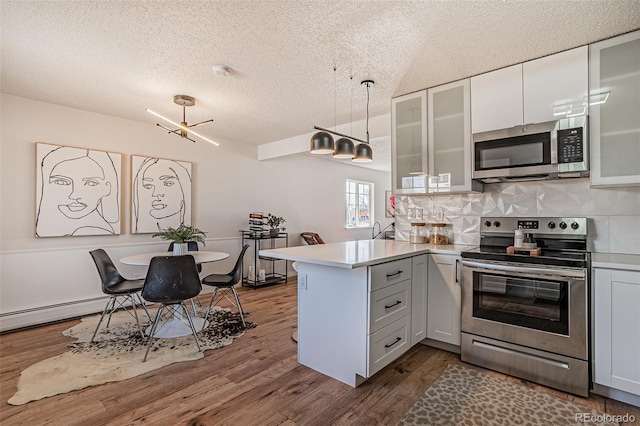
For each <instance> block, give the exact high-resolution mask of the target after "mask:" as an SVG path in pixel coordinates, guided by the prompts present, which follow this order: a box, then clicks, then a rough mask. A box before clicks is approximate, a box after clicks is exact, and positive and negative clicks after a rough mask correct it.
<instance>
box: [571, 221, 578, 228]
mask: <svg viewBox="0 0 640 426" xmlns="http://www.w3.org/2000/svg"><path fill="white" fill-rule="evenodd" d="M578 228H580V225H578V222H573V223H572V224H571V229H578Z"/></svg>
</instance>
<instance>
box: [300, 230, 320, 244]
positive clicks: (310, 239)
mask: <svg viewBox="0 0 640 426" xmlns="http://www.w3.org/2000/svg"><path fill="white" fill-rule="evenodd" d="M300 235H301V236H302V238H303V239H304V241H305V242H306V243H307V244H309V245H310V246H314V245H316V244H324V240H323V239H322V237H320V235H318V234H316V233H315V232H302V233H301V234H300Z"/></svg>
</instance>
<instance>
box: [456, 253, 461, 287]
mask: <svg viewBox="0 0 640 426" xmlns="http://www.w3.org/2000/svg"><path fill="white" fill-rule="evenodd" d="M459 263H460V260H459V259H456V282H458V264H459Z"/></svg>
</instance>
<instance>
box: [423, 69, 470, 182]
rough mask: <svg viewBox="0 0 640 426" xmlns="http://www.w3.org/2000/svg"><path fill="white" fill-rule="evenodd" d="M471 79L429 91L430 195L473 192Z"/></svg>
mask: <svg viewBox="0 0 640 426" xmlns="http://www.w3.org/2000/svg"><path fill="white" fill-rule="evenodd" d="M469 87H470V83H469V79H465V80H461V81H456V82H453V83H449V84H445V85H443V86H438V87H434V88H432V89H429V90H428V91H427V98H428V107H427V117H428V122H427V129H428V135H429V138H428V139H429V156H428V157H429V174H430V175H431V176H430V178H429V182H428V192H463V191H470V190H471V105H470V95H469Z"/></svg>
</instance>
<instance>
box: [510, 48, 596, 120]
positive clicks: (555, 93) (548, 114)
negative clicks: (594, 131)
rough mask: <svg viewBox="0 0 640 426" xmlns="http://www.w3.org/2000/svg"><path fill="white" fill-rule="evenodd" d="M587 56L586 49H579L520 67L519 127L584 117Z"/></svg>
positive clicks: (586, 88) (587, 67)
mask: <svg viewBox="0 0 640 426" xmlns="http://www.w3.org/2000/svg"><path fill="white" fill-rule="evenodd" d="M588 55H589V49H588V47H587V46H582V47H578V48H577V49H571V50H567V51H565V52H560V53H557V54H555V55H551V56H545V57H544V58H540V59H536V60H534V61H529V62H525V63H524V64H522V83H523V93H524V96H523V98H524V111H523V112H524V122H523V123H522V124H532V123H544V122H546V121H553V120H557V119H559V118H563V117H571V116H575V115H583V114H586V113H587V95H588V88H589V66H588V63H589V56H588Z"/></svg>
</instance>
